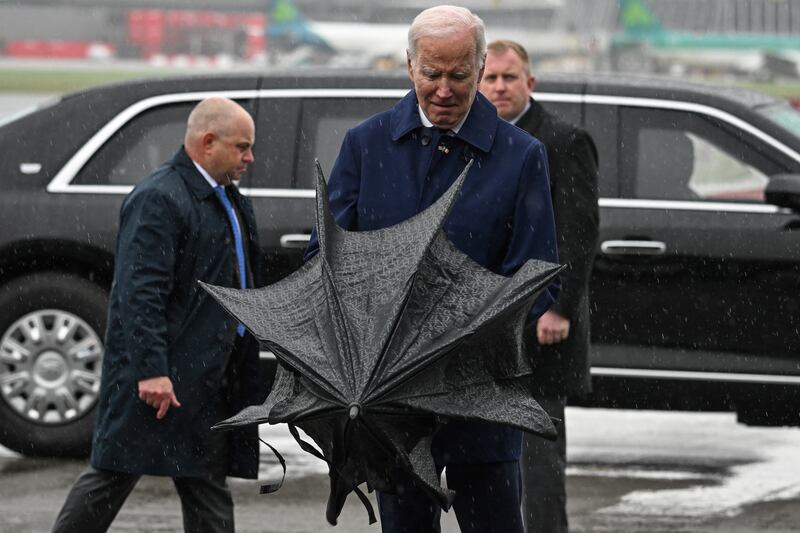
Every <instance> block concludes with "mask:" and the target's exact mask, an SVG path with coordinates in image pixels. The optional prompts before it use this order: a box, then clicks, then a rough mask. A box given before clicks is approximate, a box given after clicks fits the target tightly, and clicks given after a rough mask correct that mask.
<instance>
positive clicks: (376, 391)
mask: <svg viewBox="0 0 800 533" xmlns="http://www.w3.org/2000/svg"><path fill="white" fill-rule="evenodd" d="M431 242H433V241H431ZM416 278H417V272H415V273H414V275H413V276H412V279H411V284H412V286H413V284H414V281H416ZM452 290H453V284H449V285H448V286H447V289H446V290H445V291H444V293H443V294H441V295H440V297H439V300H441V299H442V298H444V296H445V295H446V294H447V293H449V292H451V291H452ZM410 298H411V292H410V291H409V293H408V295H407V296H406V299H405V301H404V302H403V307H402V311H401V312H400V313H399V314H398V316H397V319H396V321H395V324H394V327H393V328H392V334H391V335H390V336H389V338H388V339H387V341H386V344H385V345H384V346H383V349H382V350H381V354H385V353H386V350H387V348H388V347H389V346H391V342H392V340H393V339H394V337H395V333H396V332H397V328H398V326H399V325H400V319H401V317H402V316H403V311H405V310H406V308H407V306H408V302H409V300H410ZM433 312H434V306H429V307H428V309H427V311H426V313H425V319H427V318H428V317H430V316H431V314H432V313H433ZM424 322H425V320H421V321H420V323H424ZM420 334H421V330H420V329H417V330H416V332H415V334H414V335H413V336H412V337H410V340H411V342H409V343H408V345H409V346H410V345H412V344H413V343H414V342H415V341H416V339H417V338H419V336H420ZM437 360H438V359H437ZM385 361H386V359H381V363H384V362H385ZM433 362H435V361H430V360H425V361H422V362H419V361H415V364H413V365H409V367H411V368H413V367H414V366H419V369H418V370H417V372H421V371H422V370H424V369H425V368H427V367H428V366H429V364H433ZM377 366H378V365H376V367H377ZM381 366H382V367H383V364H382V365H381ZM382 370H385V369H383V368H382ZM417 372H414V373H413V374H412V376H409V377H408V378H405V379H403V380H401V381H399V382H398V381H395V382H394V383H393V382H392V380H391V379H390V380H387V382H384V383H373V382H372V380H370V385H371V386H370V387H369V390H368V392H367V394H365V401H367V400H373V401H374V399H375V398H374V396H376V395H380V394H381V393H383V392H385V389H392V388H394V387H395V386H397V385H399V384H400V383H403V382H404V381H406V379H410V378H411V377H413V375H416V374H417ZM379 375H380V374H379ZM381 389H384V390H381Z"/></svg>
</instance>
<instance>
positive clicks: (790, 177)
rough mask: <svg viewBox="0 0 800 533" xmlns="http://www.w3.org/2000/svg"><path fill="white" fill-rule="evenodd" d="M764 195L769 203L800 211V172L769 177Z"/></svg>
mask: <svg viewBox="0 0 800 533" xmlns="http://www.w3.org/2000/svg"><path fill="white" fill-rule="evenodd" d="M764 197H765V199H766V201H767V203H769V204H774V205H777V206H779V207H788V208H789V209H791V210H793V211H797V212H798V213H800V174H776V175H774V176H772V177H771V178H770V179H769V183H768V184H767V188H766V189H765V190H764Z"/></svg>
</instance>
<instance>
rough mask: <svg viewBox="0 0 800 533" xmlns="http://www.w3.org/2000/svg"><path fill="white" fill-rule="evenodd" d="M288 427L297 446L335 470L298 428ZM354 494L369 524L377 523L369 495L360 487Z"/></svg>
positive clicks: (354, 489) (292, 425)
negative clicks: (365, 513) (359, 501)
mask: <svg viewBox="0 0 800 533" xmlns="http://www.w3.org/2000/svg"><path fill="white" fill-rule="evenodd" d="M287 425H288V426H289V433H291V434H292V437H294V440H296V441H297V444H298V445H299V446H300V448H302V449H303V451H305V452H308V453H310V454H311V455H313V456H314V457H316V458H317V459H322V460H323V461H325V462H326V463H328V466H329V467H331V468H333V467H332V465H331V464H330V463H329V462H328V460H327V459H325V456H324V455H322V453H321V452H320V451H319V450H317V449H316V448H314V447H313V446H312V445H310V444H309V443H307V442H306V441H304V440H303V439H301V438H300V434H299V433H298V432H297V427H296V426H295V425H294V424H287ZM270 448H271V446H270ZM353 492H355V493H356V496H358V499H359V500H361V503H362V504H364V507H365V508H366V509H367V515H369V523H370V524H374V523H375V522H377V521H378V519H377V518H375V509H373V508H372V503H371V502H370V501H369V498H367V495H366V494H364V493H363V492H362V491H361V489H359V488H358V487H354V488H353Z"/></svg>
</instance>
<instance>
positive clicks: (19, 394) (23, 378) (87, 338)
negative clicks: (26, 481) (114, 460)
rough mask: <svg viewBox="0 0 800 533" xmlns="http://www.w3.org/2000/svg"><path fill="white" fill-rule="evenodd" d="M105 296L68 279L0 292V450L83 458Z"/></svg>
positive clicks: (53, 277)
mask: <svg viewBox="0 0 800 533" xmlns="http://www.w3.org/2000/svg"><path fill="white" fill-rule="evenodd" d="M107 306H108V295H107V293H106V291H105V290H103V289H102V288H101V287H99V286H97V285H95V284H93V283H91V282H89V281H87V280H86V279H83V278H81V277H78V276H75V275H72V274H62V273H57V272H46V273H38V274H33V275H29V276H25V277H22V278H17V279H14V280H12V281H11V282H9V283H8V284H7V285H5V286H3V287H2V288H0V444H2V445H4V446H6V447H8V448H11V449H12V450H15V451H17V452H20V453H22V454H25V455H31V456H56V457H86V456H87V455H88V454H89V451H90V449H91V439H92V429H93V427H94V418H95V417H94V412H95V407H96V404H97V398H98V395H99V392H100V372H101V369H102V358H103V334H104V332H105V327H106V309H107Z"/></svg>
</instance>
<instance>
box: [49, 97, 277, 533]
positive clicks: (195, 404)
mask: <svg viewBox="0 0 800 533" xmlns="http://www.w3.org/2000/svg"><path fill="white" fill-rule="evenodd" d="M254 142H255V127H254V124H253V119H252V118H251V117H250V115H249V114H248V113H247V111H245V110H244V109H243V108H242V107H241V106H239V105H238V104H236V103H235V102H233V101H231V100H228V99H226V98H221V97H213V98H209V99H206V100H204V101H202V102H201V103H200V104H198V105H197V106H196V107H195V108H194V110H193V111H192V112H191V114H190V115H189V119H188V123H187V128H186V136H185V139H184V145H183V147H182V148H180V149H179V150H178V152H177V153H176V154H175V156H174V157H173V158H172V159H171V160H170V161H167V162H166V163H165V164H164V165H162V166H161V167H160V168H159V169H157V170H156V171H155V172H154V173H153V174H151V175H150V176H149V177H147V178H145V179H144V180H143V181H142V182H141V183H139V184H138V185H137V186H136V187H135V188H134V190H133V191H132V192H131V193H130V194H129V195H128V196H127V197H126V198H125V201H124V202H123V204H122V208H121V213H120V224H119V234H118V237H117V248H116V258H115V269H114V281H113V284H112V287H111V295H110V303H109V318H108V329H107V331H106V339H105V357H104V360H103V377H102V383H101V390H100V399H99V402H98V408H97V422H96V426H95V432H94V440H93V445H92V456H91V466H90V467H89V468H88V469H87V470H86V471H85V472H83V473H82V474H81V475H80V477H79V478H78V480H77V481H76V482H75V484H74V485H73V487H72V490H71V491H70V493H69V495H68V496H67V499H66V502H65V503H64V506H63V508H62V510H61V512H60V514H59V516H58V518H57V519H56V523H55V525H54V531H58V532H75V531H92V532H96V531H106V530H107V529H108V527H109V526H110V524H111V522H112V521H113V519H114V517H115V516H116V514H117V512H118V511H119V509H120V507H121V506H122V504H123V503H124V501H125V499H126V498H127V496H128V494H130V492H131V491H132V490H133V488H134V486H135V485H136V482H137V481H138V480H139V478H140V476H141V475H155V476H169V477H172V478H173V481H174V484H175V487H176V489H177V491H178V494H179V496H180V499H181V505H182V510H183V521H184V529H185V530H186V531H191V532H195V531H214V532H217V531H220V532H221V531H226V532H229V531H233V530H234V526H233V501H232V499H231V494H230V491H229V490H228V488H227V485H226V481H225V480H226V476H227V475H234V476H239V477H250V478H254V477H256V475H257V471H258V436H257V434H256V429H255V428H251V429H249V430H244V431H240V432H239V433H238V434H236V433H213V434H212V432H211V431H210V427H211V426H212V425H213V424H214V423H215V422H217V421H219V420H221V419H223V418H225V417H227V416H229V415H231V414H234V413H235V412H237V411H238V410H239V409H241V408H242V407H244V406H245V405H248V404H254V403H258V402H259V401H260V400H261V399H262V398H259V382H258V377H257V375H258V345H257V342H256V341H255V339H254V338H253V337H252V336H251V335H250V334H249V333H247V332H245V331H244V329H243V328H242V327H241V326H239V325H238V324H237V323H236V321H235V320H233V319H231V318H230V317H229V316H228V315H227V313H226V312H225V311H223V309H222V308H221V307H220V306H219V305H218V304H217V303H216V302H215V301H214V300H213V299H212V298H211V296H210V295H209V294H207V293H206V292H205V291H204V290H203V289H202V288H201V287H200V286H199V285H198V283H197V281H198V280H202V281H206V282H208V283H212V284H215V285H222V286H227V287H240V288H243V287H254V286H257V285H258V284H260V281H261V280H260V279H259V273H260V272H261V271H262V269H261V265H260V263H259V261H260V252H259V249H258V238H257V237H256V223H255V216H254V213H253V209H252V206H251V204H250V202H249V200H248V199H246V198H244V197H243V196H242V195H241V194H240V193H239V191H238V189H237V187H236V186H235V185H232V183H233V181H235V180H237V179H238V178H239V177H240V176H241V174H242V173H243V172H244V171H245V170H246V168H247V166H248V164H249V163H250V162H252V160H253V152H252V146H253V143H254ZM262 396H263V394H262Z"/></svg>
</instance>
